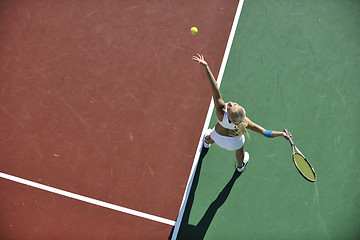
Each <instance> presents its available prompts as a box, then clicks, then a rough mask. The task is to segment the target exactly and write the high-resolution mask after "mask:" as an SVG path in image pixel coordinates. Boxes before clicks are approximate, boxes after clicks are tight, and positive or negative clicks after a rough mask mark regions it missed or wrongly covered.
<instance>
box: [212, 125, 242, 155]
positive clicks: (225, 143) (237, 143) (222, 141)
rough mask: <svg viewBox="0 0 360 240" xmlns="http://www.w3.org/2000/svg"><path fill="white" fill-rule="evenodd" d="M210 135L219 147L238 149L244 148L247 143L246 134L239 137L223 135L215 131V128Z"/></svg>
mask: <svg viewBox="0 0 360 240" xmlns="http://www.w3.org/2000/svg"><path fill="white" fill-rule="evenodd" d="M210 137H211V139H212V140H214V142H215V143H216V144H217V145H218V146H219V147H221V148H223V149H226V150H229V151H236V150H238V149H240V148H242V146H244V143H245V136H244V135H241V136H237V137H227V136H222V135H220V134H218V133H217V132H216V131H215V128H213V129H212V130H211V132H210Z"/></svg>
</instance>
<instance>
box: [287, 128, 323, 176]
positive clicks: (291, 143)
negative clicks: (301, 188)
mask: <svg viewBox="0 0 360 240" xmlns="http://www.w3.org/2000/svg"><path fill="white" fill-rule="evenodd" d="M284 132H285V133H286V135H287V136H288V137H287V139H288V141H289V142H290V145H291V149H292V160H293V163H294V165H295V167H296V169H297V170H298V171H299V173H300V174H301V176H303V178H305V179H306V180H308V181H309V182H315V181H316V179H317V176H316V173H315V170H314V168H313V167H312V166H311V164H310V162H309V161H308V160H307V159H306V157H305V156H304V154H302V152H300V150H299V148H297V147H296V145H295V143H294V141H293V140H292V138H291V137H290V134H289V131H288V130H287V129H284ZM295 153H297V154H299V155H300V156H302V157H303V158H304V160H305V161H306V163H307V164H308V165H309V166H310V168H311V171H312V172H313V174H314V177H315V179H314V180H312V179H309V178H307V177H306V176H305V175H304V174H303V173H302V172H301V170H300V168H299V166H298V165H297V164H296V161H295Z"/></svg>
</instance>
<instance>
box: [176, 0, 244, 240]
mask: <svg viewBox="0 0 360 240" xmlns="http://www.w3.org/2000/svg"><path fill="white" fill-rule="evenodd" d="M243 4H244V0H240V1H239V5H238V7H237V10H236V14H235V17H234V21H233V25H232V27H231V31H230V35H229V39H228V42H227V45H226V49H225V54H224V57H223V60H222V63H221V67H220V71H219V75H218V78H217V84H218V86H219V87H220V85H221V81H222V78H223V76H224V71H225V67H226V63H227V60H228V58H229V54H230V49H231V46H232V42H233V40H234V36H235V32H236V28H237V24H238V22H239V18H240V13H241V9H242V6H243ZM213 109H214V101H213V100H212V99H211V102H210V106H209V110H208V113H207V115H206V120H205V123H204V127H203V130H202V134H201V137H200V140H199V144H198V147H197V150H196V154H195V157H194V161H193V165H192V168H191V172H190V176H189V179H188V183H187V186H186V189H185V193H184V196H183V200H182V203H181V206H180V211H179V215H178V217H177V219H176V223H175V226H174V231H173V235H172V238H171V240H176V238H177V235H178V233H179V229H180V225H181V221H182V218H183V216H184V212H185V207H186V203H187V200H188V197H189V193H190V189H191V186H192V182H193V179H194V175H195V171H196V167H197V164H198V161H199V157H200V153H201V149H202V141H203V135H204V133H205V131H206V130H207V129H208V127H209V124H210V120H211V115H212V112H213Z"/></svg>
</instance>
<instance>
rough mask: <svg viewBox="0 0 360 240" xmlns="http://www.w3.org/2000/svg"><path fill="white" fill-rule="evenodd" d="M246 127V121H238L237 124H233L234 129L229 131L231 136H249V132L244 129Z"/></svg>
mask: <svg viewBox="0 0 360 240" xmlns="http://www.w3.org/2000/svg"><path fill="white" fill-rule="evenodd" d="M246 127H247V123H245V122H240V123H239V124H235V128H236V130H234V131H233V132H231V134H230V135H231V136H233V137H235V136H241V135H246V136H248V137H249V133H248V131H247V130H246Z"/></svg>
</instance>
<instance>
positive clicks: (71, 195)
mask: <svg viewBox="0 0 360 240" xmlns="http://www.w3.org/2000/svg"><path fill="white" fill-rule="evenodd" d="M0 178H4V179H7V180H10V181H14V182H17V183H21V184H24V185H27V186H30V187H34V188H38V189H41V190H44V191H48V192H52V193H55V194H59V195H62V196H65V197H69V198H73V199H76V200H79V201H83V202H87V203H90V204H94V205H97V206H100V207H104V208H109V209H112V210H115V211H119V212H123V213H127V214H130V215H133V216H137V217H141V218H146V219H149V220H152V221H155V222H160V223H165V224H168V225H171V226H174V224H175V221H172V220H169V219H165V218H162V217H157V216H154V215H151V214H147V213H143V212H139V211H136V210H132V209H129V208H125V207H120V206H117V205H114V204H111V203H107V202H103V201H99V200H96V199H93V198H89V197H84V196H81V195H79V194H75V193H71V192H67V191H63V190H60V189H56V188H53V187H49V186H46V185H43V184H40V183H36V182H32V181H29V180H26V179H22V178H19V177H14V176H12V175H9V174H6V173H2V172H0Z"/></svg>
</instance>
